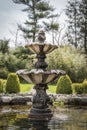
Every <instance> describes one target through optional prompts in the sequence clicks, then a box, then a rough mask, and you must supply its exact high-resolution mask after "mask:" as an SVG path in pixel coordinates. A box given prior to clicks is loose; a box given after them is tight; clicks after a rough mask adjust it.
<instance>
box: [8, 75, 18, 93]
mask: <svg viewBox="0 0 87 130" xmlns="http://www.w3.org/2000/svg"><path fill="white" fill-rule="evenodd" d="M6 92H8V93H18V92H20V82H19V78H18V75H16V74H15V73H10V74H9V75H8V78H7V83H6Z"/></svg>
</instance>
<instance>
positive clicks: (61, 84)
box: [56, 75, 72, 94]
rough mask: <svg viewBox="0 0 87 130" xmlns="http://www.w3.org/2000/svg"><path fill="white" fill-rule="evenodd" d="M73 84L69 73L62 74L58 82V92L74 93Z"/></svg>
mask: <svg viewBox="0 0 87 130" xmlns="http://www.w3.org/2000/svg"><path fill="white" fill-rule="evenodd" d="M71 84H72V81H71V79H70V77H69V76H68V75H64V76H61V77H60V78H59V79H58V82H57V89H56V93H57V94H58V93H61V94H71V93H72V89H71Z"/></svg>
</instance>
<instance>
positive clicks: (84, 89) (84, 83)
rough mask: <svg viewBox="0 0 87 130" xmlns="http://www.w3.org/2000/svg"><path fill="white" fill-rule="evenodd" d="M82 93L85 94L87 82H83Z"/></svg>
mask: <svg viewBox="0 0 87 130" xmlns="http://www.w3.org/2000/svg"><path fill="white" fill-rule="evenodd" d="M83 93H87V80H85V81H84V82H83Z"/></svg>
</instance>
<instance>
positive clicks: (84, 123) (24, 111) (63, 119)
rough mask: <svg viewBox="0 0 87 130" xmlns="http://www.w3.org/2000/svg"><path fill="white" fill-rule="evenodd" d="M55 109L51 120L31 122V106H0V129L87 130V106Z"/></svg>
mask: <svg viewBox="0 0 87 130" xmlns="http://www.w3.org/2000/svg"><path fill="white" fill-rule="evenodd" d="M53 111H54V112H53V113H54V116H53V117H52V119H51V120H50V121H49V122H44V121H42V122H41V121H33V122H31V121H30V120H29V117H28V113H29V106H22V105H21V106H16V105H15V106H4V107H0V130H87V108H84V109H83V108H59V107H57V108H56V109H54V110H53Z"/></svg>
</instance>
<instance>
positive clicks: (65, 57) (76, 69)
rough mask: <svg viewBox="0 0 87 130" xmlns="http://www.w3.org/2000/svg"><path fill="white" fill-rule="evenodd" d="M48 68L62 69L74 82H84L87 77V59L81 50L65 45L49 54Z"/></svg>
mask: <svg viewBox="0 0 87 130" xmlns="http://www.w3.org/2000/svg"><path fill="white" fill-rule="evenodd" d="M47 62H48V70H51V69H62V70H64V71H66V73H67V74H68V75H69V76H70V78H71V80H72V82H82V81H83V80H84V79H85V78H87V67H86V66H87V59H86V55H85V54H82V53H81V50H79V49H76V48H75V47H73V46H70V45H65V46H63V47H60V48H58V50H55V51H53V52H52V53H51V54H49V55H48V56H47Z"/></svg>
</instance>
